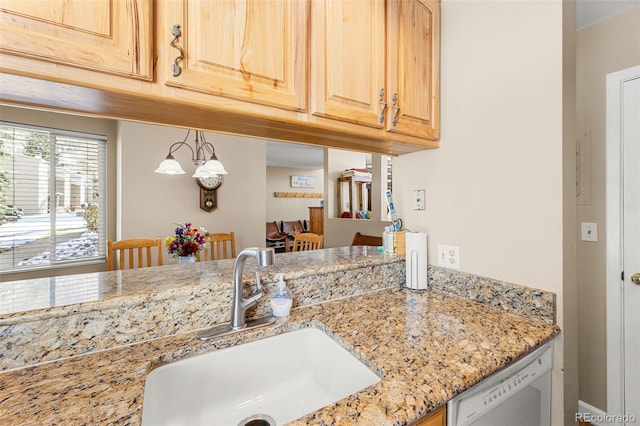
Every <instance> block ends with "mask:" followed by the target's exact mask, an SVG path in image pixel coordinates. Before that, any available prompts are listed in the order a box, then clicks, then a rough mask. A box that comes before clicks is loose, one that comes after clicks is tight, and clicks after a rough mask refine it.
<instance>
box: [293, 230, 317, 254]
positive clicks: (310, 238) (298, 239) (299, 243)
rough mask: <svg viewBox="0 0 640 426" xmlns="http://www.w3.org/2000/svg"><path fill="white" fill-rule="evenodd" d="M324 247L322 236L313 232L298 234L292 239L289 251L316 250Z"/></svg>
mask: <svg viewBox="0 0 640 426" xmlns="http://www.w3.org/2000/svg"><path fill="white" fill-rule="evenodd" d="M323 245H324V236H322V235H318V234H314V233H313V232H300V233H298V234H296V236H295V238H294V239H293V247H292V250H291V251H304V250H317V249H321V248H322V247H323Z"/></svg>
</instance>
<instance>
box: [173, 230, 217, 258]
mask: <svg viewBox="0 0 640 426" xmlns="http://www.w3.org/2000/svg"><path fill="white" fill-rule="evenodd" d="M208 235H209V232H208V231H207V230H206V229H204V228H202V227H201V228H197V227H195V226H193V225H191V223H189V222H185V223H181V224H179V225H178V227H177V228H176V231H175V235H170V236H168V237H167V238H165V239H164V245H165V247H166V248H167V251H168V252H169V254H170V255H171V256H173V257H183V256H195V255H196V253H197V252H198V251H199V250H204V249H205V247H206V245H207V241H206V237H207V236H208Z"/></svg>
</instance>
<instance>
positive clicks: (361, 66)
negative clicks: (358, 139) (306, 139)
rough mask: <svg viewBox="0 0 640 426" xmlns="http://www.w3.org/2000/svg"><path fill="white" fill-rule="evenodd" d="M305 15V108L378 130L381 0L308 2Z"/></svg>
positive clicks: (381, 90)
mask: <svg viewBox="0 0 640 426" xmlns="http://www.w3.org/2000/svg"><path fill="white" fill-rule="evenodd" d="M392 1H393V0H392ZM311 14H312V19H311V34H312V38H311V52H312V53H311V55H312V56H311V82H312V83H311V103H312V107H311V108H312V111H311V112H312V113H313V114H314V115H316V116H320V117H328V118H334V119H337V120H341V121H346V122H351V123H357V124H362V125H365V126H371V127H378V128H382V127H383V123H384V105H383V101H384V99H385V98H386V95H385V2H384V0H372V1H325V0H313V2H312V4H311Z"/></svg>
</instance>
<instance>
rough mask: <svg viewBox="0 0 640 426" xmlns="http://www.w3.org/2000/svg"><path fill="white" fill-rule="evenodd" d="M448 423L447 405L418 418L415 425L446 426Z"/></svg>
mask: <svg viewBox="0 0 640 426" xmlns="http://www.w3.org/2000/svg"><path fill="white" fill-rule="evenodd" d="M446 424H447V409H446V406H444V405H443V406H442V407H440V408H438V409H437V410H436V411H434V412H433V413H431V414H428V415H427V416H426V417H423V418H422V419H420V420H418V421H417V422H415V423H414V424H413V426H446Z"/></svg>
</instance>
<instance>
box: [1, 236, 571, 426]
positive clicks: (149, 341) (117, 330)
mask: <svg viewBox="0 0 640 426" xmlns="http://www.w3.org/2000/svg"><path fill="white" fill-rule="evenodd" d="M232 266H233V261H215V262H203V263H200V264H194V265H175V266H166V267H161V268H144V269H140V270H135V271H124V272H105V273H97V274H82V275H78V276H70V277H60V278H56V279H47V280H46V281H47V282H45V283H42V282H40V281H38V280H29V281H23V282H19V281H16V282H9V283H0V296H1V298H0V299H1V300H0V302H2V303H0V305H1V306H0V308H1V309H0V336H2V338H1V339H0V367H1V368H2V369H3V370H4V371H2V372H0V424H2V425H4V424H8V425H14V424H15V425H17V424H20V425H29V424H34V425H51V424H65V425H67V424H73V425H75V424H100V425H103V424H104V425H110V424H113V425H139V424H140V422H141V418H142V404H143V401H142V399H143V390H144V381H145V378H146V375H147V374H148V373H149V372H150V371H151V370H152V369H154V368H156V367H158V366H160V365H162V364H165V363H169V362H173V361H177V360H180V359H183V358H186V357H189V356H192V355H195V354H199V353H206V352H209V351H213V350H218V349H223V348H225V347H230V346H233V345H236V344H241V343H244V342H248V341H251V340H255V339H260V338H264V337H268V336H272V335H276V334H280V333H283V332H288V331H293V330H296V329H299V328H302V327H315V328H318V329H321V330H323V331H324V332H326V333H327V334H328V335H330V336H331V337H332V338H334V339H335V340H336V341H337V342H339V343H340V344H342V345H343V346H344V347H345V348H347V349H348V350H349V351H350V352H351V353H353V354H354V355H355V356H356V357H357V358H358V359H360V360H361V361H362V362H364V363H365V364H366V365H367V366H368V367H369V368H371V370H372V371H374V372H375V373H376V374H377V375H379V376H380V377H381V380H380V382H378V383H377V384H375V385H373V386H370V387H369V388H366V389H364V390H362V391H360V392H358V393H356V394H354V395H352V396H351V397H348V398H345V399H343V400H340V401H338V402H336V403H335V404H332V405H330V406H327V407H325V408H323V409H321V410H318V411H316V412H314V413H311V414H310V415H308V416H306V417H305V418H302V419H299V420H297V421H294V422H293V423H292V424H294V425H306V424H318V425H329V424H331V425H352V424H361V425H401V424H408V423H411V422H413V421H415V420H417V419H419V418H421V417H423V416H424V415H426V414H427V413H429V412H430V411H432V410H433V409H434V408H436V407H438V406H440V405H442V404H444V403H446V402H447V401H448V400H449V399H451V397H453V396H454V395H456V394H457V393H459V392H461V391H463V390H465V389H467V388H468V387H470V386H472V385H473V384H475V383H477V382H478V381H480V380H481V379H483V378H484V377H486V376H488V375H490V374H491V373H493V372H495V371H496V370H498V369H500V368H502V367H504V366H506V365H508V364H509V363H511V362H513V361H515V360H516V359H518V358H519V357H521V356H523V355H524V354H526V353H528V352H530V351H531V350H532V349H534V348H535V347H537V346H539V345H540V344H542V343H544V342H545V341H547V340H549V339H551V338H552V337H553V336H555V335H556V334H558V333H559V329H558V327H557V326H555V325H554V318H555V295H554V294H553V293H549V292H546V291H540V290H536V289H531V288H527V287H523V286H519V285H516V284H510V283H505V282H499V281H495V280H490V279H486V278H483V277H477V276H474V275H470V274H466V273H463V272H459V271H453V270H448V269H444V268H438V267H435V266H429V284H430V286H431V290H428V291H412V290H408V289H405V288H403V287H402V285H403V284H404V259H403V258H401V257H395V256H394V257H386V256H383V255H382V254H381V253H379V252H377V251H375V250H373V249H371V248H366V247H342V248H332V249H325V250H315V251H311V252H301V253H285V254H279V255H276V264H275V265H274V266H273V267H269V268H266V269H260V274H261V276H262V278H263V280H264V282H265V284H266V285H265V287H266V288H267V292H265V294H268V290H269V289H271V288H273V286H274V281H275V274H278V273H283V274H284V276H285V280H286V281H287V285H288V287H289V288H291V290H292V292H293V294H294V303H295V305H294V306H295V308H294V309H293V310H292V315H291V317H290V318H288V319H285V320H278V322H277V323H276V324H274V325H272V326H268V327H265V328H262V329H258V330H250V331H245V332H241V333H237V334H234V335H231V336H225V337H221V338H217V339H213V340H210V341H207V342H201V341H198V340H196V339H195V332H196V331H197V330H198V329H202V328H206V327H208V326H211V325H213V324H217V323H221V322H226V321H228V318H229V310H230V300H231V299H230V298H231V284H230V283H231V275H232ZM247 269H248V270H247V272H246V276H245V278H246V283H247V285H246V286H245V291H246V292H250V291H253V290H254V289H255V284H254V283H252V282H251V281H250V278H251V277H252V275H253V272H255V271H256V270H257V269H258V268H256V267H255V266H253V265H248V268H247ZM42 285H44V286H46V287H45V289H46V290H47V291H46V292H45V293H47V295H51V294H55V295H56V296H58V295H59V294H64V293H62V292H61V293H59V290H60V291H62V290H69V289H73V293H72V294H73V296H74V298H75V299H73V298H72V299H73V300H71V299H64V297H55V298H54V299H51V298H46V300H45V301H44V303H43V302H41V301H40V300H39V299H37V298H35V297H34V296H33V295H34V291H38V292H41V290H42V287H41V286H42ZM78 295H80V296H82V297H79V298H77V296H78ZM85 296H86V297H85ZM263 299H267V300H268V297H267V298H263ZM269 309H270V308H268V303H266V302H264V300H263V301H261V305H260V306H258V308H257V309H256V310H255V311H254V315H255V316H262V315H265V314H269V313H270V311H269Z"/></svg>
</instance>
